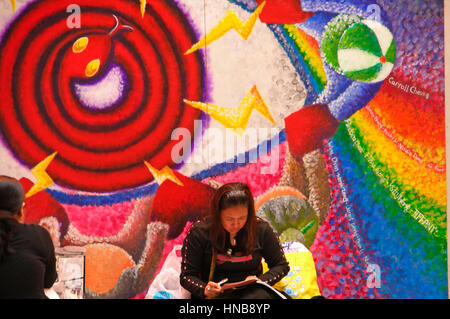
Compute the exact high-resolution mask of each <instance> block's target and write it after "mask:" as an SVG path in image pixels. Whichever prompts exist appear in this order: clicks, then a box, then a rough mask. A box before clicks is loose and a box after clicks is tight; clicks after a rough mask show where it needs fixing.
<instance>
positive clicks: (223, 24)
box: [184, 1, 266, 54]
mask: <svg viewBox="0 0 450 319" xmlns="http://www.w3.org/2000/svg"><path fill="white" fill-rule="evenodd" d="M265 3H266V2H265V1H264V2H263V3H261V4H260V5H259V7H258V8H256V10H255V11H254V12H253V13H252V14H251V15H250V18H248V20H247V21H246V22H245V23H243V22H242V20H241V19H239V17H238V16H237V15H236V13H235V12H234V11H233V10H228V12H227V14H226V15H225V16H224V17H223V18H222V20H220V21H219V23H218V24H217V25H216V26H215V27H213V28H212V29H211V30H210V31H209V33H208V34H207V35H206V36H205V37H203V38H202V39H200V41H198V42H197V43H195V44H194V45H193V46H192V47H191V48H190V49H189V50H187V51H186V52H185V53H184V54H190V53H192V52H195V51H197V50H198V49H200V48H203V47H206V46H207V45H208V44H210V43H211V42H214V41H216V40H218V39H219V38H221V37H222V36H223V35H224V34H225V33H227V32H228V31H230V30H231V29H234V30H236V32H237V33H238V34H239V35H240V36H241V37H242V38H243V39H244V40H247V39H248V37H249V36H250V34H251V33H252V31H253V27H254V26H255V23H256V20H257V19H258V17H259V14H260V13H261V11H262V9H263V7H264V5H265Z"/></svg>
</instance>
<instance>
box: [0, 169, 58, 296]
mask: <svg viewBox="0 0 450 319" xmlns="http://www.w3.org/2000/svg"><path fill="white" fill-rule="evenodd" d="M24 200H25V193H24V190H23V187H22V185H21V184H20V182H19V181H18V180H16V179H14V178H11V177H7V176H0V299H15V298H20V299H25V298H33V299H45V298H47V296H46V295H45V293H44V289H45V288H50V287H52V285H53V283H54V282H55V281H56V277H57V273H56V258H55V249H54V246H53V242H52V239H51V237H50V234H49V233H48V231H47V230H46V229H45V228H43V227H41V226H39V225H25V224H22V219H23V213H24Z"/></svg>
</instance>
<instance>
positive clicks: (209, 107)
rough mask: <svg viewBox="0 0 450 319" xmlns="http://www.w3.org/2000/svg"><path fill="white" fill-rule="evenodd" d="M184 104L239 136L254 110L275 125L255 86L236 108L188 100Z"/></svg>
mask: <svg viewBox="0 0 450 319" xmlns="http://www.w3.org/2000/svg"><path fill="white" fill-rule="evenodd" d="M184 102H185V103H187V104H189V105H190V106H192V107H194V108H196V109H200V110H202V111H203V112H205V113H207V114H209V115H210V116H211V117H212V118H213V119H215V120H216V121H218V122H220V123H221V124H222V125H223V126H225V127H226V128H229V129H231V130H233V131H234V132H235V133H237V134H239V135H240V136H242V135H243V134H244V131H245V128H246V127H247V124H248V121H249V119H250V115H251V113H252V111H253V110H254V109H255V110H256V111H258V112H259V113H260V114H261V115H262V116H263V117H265V118H266V119H267V120H269V121H270V122H271V123H272V124H273V125H276V123H275V120H274V119H273V117H272V115H271V114H270V112H269V109H268V107H267V105H266V103H265V102H264V100H263V98H262V97H261V94H259V91H258V88H257V87H256V85H254V86H253V87H252V88H251V90H250V91H249V92H248V93H247V95H246V96H245V97H244V99H243V100H242V101H241V104H240V105H239V106H238V108H230V107H223V106H217V105H214V104H210V103H203V102H193V101H188V100H184Z"/></svg>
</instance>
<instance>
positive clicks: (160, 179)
mask: <svg viewBox="0 0 450 319" xmlns="http://www.w3.org/2000/svg"><path fill="white" fill-rule="evenodd" d="M144 164H145V166H147V168H148V170H149V171H150V173H151V174H152V175H153V177H154V178H155V180H156V182H157V183H158V184H159V185H161V184H162V183H164V182H165V181H166V180H167V179H168V180H171V181H172V182H174V183H175V184H177V185H180V186H183V183H182V182H181V181H180V180H179V179H178V178H177V177H176V176H175V174H174V173H173V171H172V170H171V169H170V168H169V167H168V166H167V165H166V166H164V168H163V169H161V170H157V169H156V168H154V167H153V166H152V165H151V164H150V163H148V162H147V161H144Z"/></svg>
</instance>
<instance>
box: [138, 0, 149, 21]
mask: <svg viewBox="0 0 450 319" xmlns="http://www.w3.org/2000/svg"><path fill="white" fill-rule="evenodd" d="M139 2H140V7H141V15H142V17H144V14H145V6H146V5H147V0H139Z"/></svg>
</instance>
